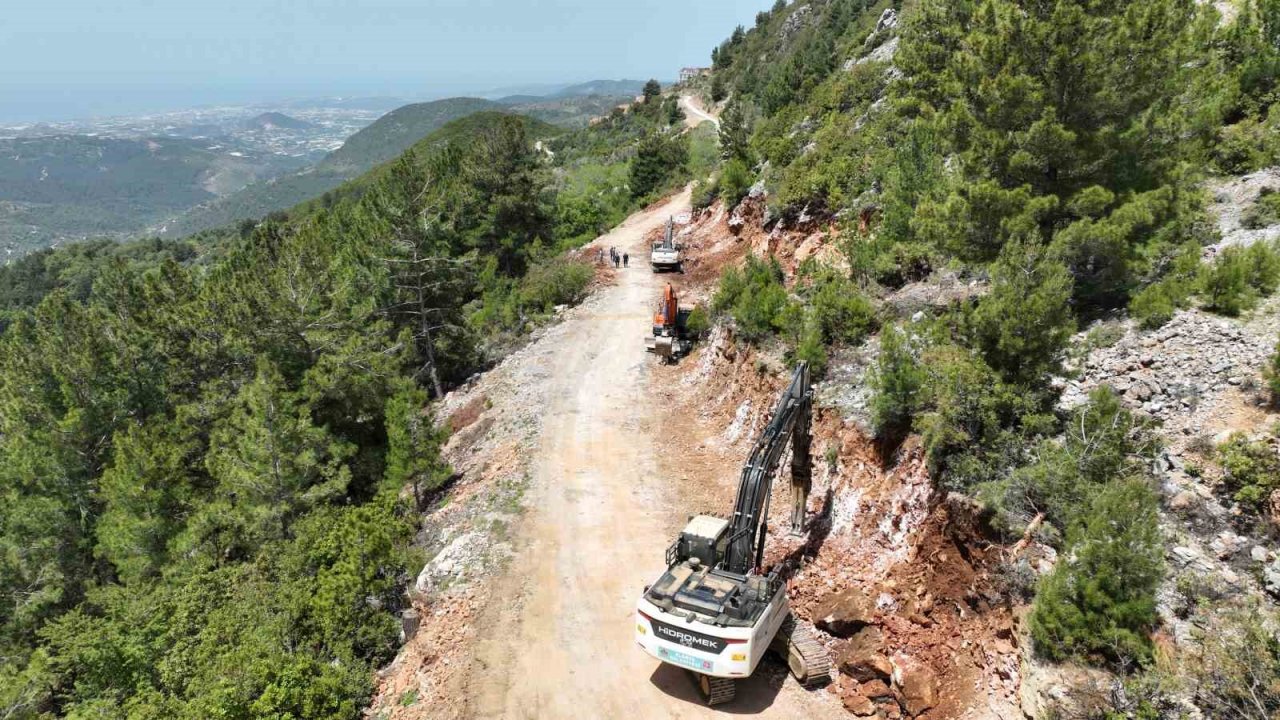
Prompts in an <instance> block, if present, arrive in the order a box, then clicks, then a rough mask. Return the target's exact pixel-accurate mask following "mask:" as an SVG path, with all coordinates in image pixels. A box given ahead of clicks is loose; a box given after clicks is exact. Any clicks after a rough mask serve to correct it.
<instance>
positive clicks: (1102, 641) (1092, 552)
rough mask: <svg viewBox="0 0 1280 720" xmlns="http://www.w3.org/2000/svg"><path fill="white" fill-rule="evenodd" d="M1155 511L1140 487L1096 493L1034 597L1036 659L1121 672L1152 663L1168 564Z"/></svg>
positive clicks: (1149, 493)
mask: <svg viewBox="0 0 1280 720" xmlns="http://www.w3.org/2000/svg"><path fill="white" fill-rule="evenodd" d="M1158 507H1159V504H1158V501H1157V499H1156V495H1155V492H1154V491H1153V490H1152V489H1151V487H1150V486H1149V485H1148V483H1146V482H1145V481H1142V480H1122V481H1118V482H1115V483H1112V484H1110V485H1108V486H1107V487H1105V488H1103V489H1102V490H1101V491H1100V492H1098V493H1097V495H1096V496H1095V497H1094V498H1093V500H1092V502H1090V503H1089V509H1088V512H1087V519H1086V520H1084V521H1083V522H1081V523H1080V524H1078V525H1076V526H1075V527H1073V528H1072V529H1071V531H1070V532H1068V534H1067V543H1066V554H1065V555H1064V556H1063V557H1062V559H1061V560H1060V561H1059V563H1058V565H1057V567H1055V568H1054V570H1053V572H1051V573H1050V574H1049V575H1048V576H1046V577H1045V579H1044V581H1043V582H1042V583H1041V586H1040V589H1039V592H1038V593H1037V595H1036V600H1035V609H1034V610H1033V612H1032V613H1031V616H1030V627H1031V638H1032V640H1033V641H1034V642H1035V646H1036V650H1037V651H1038V652H1040V653H1041V654H1043V655H1044V656H1046V657H1048V658H1050V659H1054V660H1062V659H1066V658H1072V657H1075V658H1093V659H1105V660H1106V661H1107V662H1110V663H1114V664H1115V665H1118V666H1120V667H1134V666H1136V665H1141V664H1144V663H1147V662H1149V661H1150V659H1151V656H1152V646H1151V639H1150V636H1149V631H1150V629H1151V628H1152V627H1153V626H1154V625H1155V622H1156V602H1155V592H1156V588H1157V587H1158V586H1159V584H1160V580H1161V579H1162V577H1163V558H1164V549H1163V543H1162V541H1161V537H1160V527H1159V517H1158V512H1157V509H1158Z"/></svg>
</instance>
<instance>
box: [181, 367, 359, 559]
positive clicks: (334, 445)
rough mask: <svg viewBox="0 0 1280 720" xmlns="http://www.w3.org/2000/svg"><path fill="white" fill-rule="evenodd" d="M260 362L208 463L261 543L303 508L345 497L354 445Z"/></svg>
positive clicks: (235, 512)
mask: <svg viewBox="0 0 1280 720" xmlns="http://www.w3.org/2000/svg"><path fill="white" fill-rule="evenodd" d="M283 383H284V379H283V378H282V377H281V375H280V372H279V371H278V370H277V369H276V368H275V367H274V366H273V365H271V364H270V362H268V361H265V360H263V361H260V362H259V363H258V368H257V372H256V374H255V376H254V378H253V379H252V380H251V381H250V382H249V383H248V384H246V385H245V386H244V387H243V388H242V389H241V390H240V393H239V395H238V396H237V397H236V400H235V402H234V403H233V405H232V408H231V412H230V414H229V415H228V416H227V417H226V418H225V419H224V420H223V421H222V422H220V423H219V424H218V426H216V427H215V428H213V431H212V432H211V434H210V437H209V444H210V448H209V455H208V459H207V461H206V462H207V465H208V468H209V474H210V475H211V476H212V477H213V479H214V480H215V481H217V483H218V490H219V495H220V496H221V497H222V498H224V499H225V500H226V501H227V503H228V504H229V508H227V510H228V512H229V513H230V514H231V515H232V516H233V517H235V518H236V519H237V521H238V522H240V523H242V527H244V528H245V530H246V531H247V532H248V534H249V537H250V538H254V539H257V540H258V541H259V542H261V541H263V540H268V539H272V538H279V537H284V535H285V533H286V531H287V528H288V526H289V524H290V522H291V521H292V520H293V519H294V518H295V517H296V516H297V515H298V514H299V513H300V512H303V511H305V510H307V509H309V508H312V507H316V506H317V505H320V504H321V503H324V502H328V501H331V500H334V499H336V498H338V497H340V496H341V495H342V493H343V492H344V491H345V490H346V489H347V484H348V483H349V482H350V480H351V471H350V469H349V468H348V467H347V466H346V464H345V462H344V461H345V460H347V459H348V458H349V457H350V456H351V454H352V452H353V451H354V448H352V447H351V446H350V445H349V444H347V443H344V442H342V441H341V440H338V439H337V438H334V437H332V436H331V435H329V433H328V432H327V431H326V430H325V429H324V428H320V427H316V426H315V425H313V424H312V423H311V417H310V409H309V408H308V407H307V406H305V405H303V404H301V403H299V402H298V400H297V398H296V397H295V396H294V395H293V394H292V393H290V392H289V391H288V390H287V389H286V388H285V387H284V384H283Z"/></svg>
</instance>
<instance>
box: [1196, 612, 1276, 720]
mask: <svg viewBox="0 0 1280 720" xmlns="http://www.w3.org/2000/svg"><path fill="white" fill-rule="evenodd" d="M1277 619H1278V618H1277V617H1276V616H1275V613H1274V612H1272V611H1271V610H1269V609H1267V608H1265V607H1257V606H1253V607H1243V608H1239V609H1233V610H1231V611H1229V612H1226V613H1222V614H1220V615H1218V616H1216V617H1214V618H1213V619H1212V620H1213V622H1212V624H1208V623H1205V624H1204V625H1201V627H1204V630H1203V631H1201V632H1200V633H1199V636H1198V637H1197V638H1196V640H1197V643H1196V645H1197V646H1198V647H1196V650H1195V651H1193V652H1186V653H1184V654H1183V655H1182V656H1181V657H1180V658H1179V659H1180V660H1182V661H1183V662H1182V663H1181V665H1182V667H1183V668H1184V669H1185V670H1186V672H1187V674H1188V675H1189V676H1190V678H1191V680H1192V682H1193V687H1194V688H1195V690H1196V699H1197V704H1198V705H1199V706H1200V707H1201V708H1203V709H1204V710H1206V711H1208V712H1207V713H1206V715H1205V716H1206V717H1215V718H1248V720H1271V719H1272V718H1275V717H1276V716H1277V714H1280V639H1277V638H1276V635H1275V633H1274V632H1273V631H1272V630H1271V629H1270V628H1274V627H1275V622H1276V621H1277ZM1197 624H1198V625H1199V624H1200V623H1197Z"/></svg>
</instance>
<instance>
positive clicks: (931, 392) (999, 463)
mask: <svg viewBox="0 0 1280 720" xmlns="http://www.w3.org/2000/svg"><path fill="white" fill-rule="evenodd" d="M920 365H921V366H922V367H923V368H924V377H925V381H924V384H923V387H922V391H921V398H922V400H921V409H920V411H919V412H918V414H917V417H916V420H915V428H916V429H917V430H918V431H919V432H920V434H921V436H922V438H923V441H924V446H925V453H926V455H927V458H928V461H929V467H930V470H931V471H932V472H934V473H936V476H937V477H939V478H941V482H942V485H943V486H944V487H946V488H948V489H950V490H957V491H960V492H966V493H969V492H973V491H974V489H975V488H977V487H979V486H981V485H982V484H984V483H989V482H992V481H994V480H996V479H998V478H1001V477H1004V476H1006V475H1007V474H1008V473H1009V472H1011V471H1012V470H1013V468H1015V467H1017V465H1019V464H1020V463H1021V462H1023V458H1024V456H1025V453H1026V450H1025V448H1026V447H1027V444H1028V442H1030V440H1029V438H1030V437H1034V436H1035V435H1036V434H1040V433H1044V432H1047V431H1048V430H1049V429H1050V428H1051V426H1052V423H1051V421H1052V415H1051V414H1048V413H1047V412H1046V411H1045V403H1046V400H1047V395H1046V393H1045V390H1044V388H1042V387H1029V386H1022V385H1018V384H1011V383H1007V382H1005V381H1004V380H1002V379H1001V378H1000V374H999V373H997V372H996V371H995V370H994V369H992V368H991V366H989V365H987V364H986V362H984V361H983V359H982V357H981V356H980V355H978V354H977V353H975V352H974V351H973V350H970V349H968V348H965V347H962V346H960V345H956V344H954V343H950V342H946V343H941V344H938V345H936V346H934V347H930V348H928V349H926V350H925V351H924V352H923V353H922V354H921V357H920Z"/></svg>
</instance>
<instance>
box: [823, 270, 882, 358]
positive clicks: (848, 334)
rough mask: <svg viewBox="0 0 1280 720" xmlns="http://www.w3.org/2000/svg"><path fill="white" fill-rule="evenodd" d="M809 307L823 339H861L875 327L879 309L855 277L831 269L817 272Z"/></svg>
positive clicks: (827, 341) (849, 340)
mask: <svg viewBox="0 0 1280 720" xmlns="http://www.w3.org/2000/svg"><path fill="white" fill-rule="evenodd" d="M808 300H809V306H810V312H811V314H812V317H813V320H814V321H815V322H816V324H817V331H818V333H819V335H820V338H821V340H822V342H823V343H824V344H826V345H830V344H832V343H845V344H853V343H857V342H861V341H862V339H863V338H864V337H866V336H867V333H868V332H870V331H872V330H874V329H875V326H876V311H875V308H874V307H873V306H872V305H871V301H870V300H868V299H867V297H866V295H864V294H863V292H862V290H861V289H859V288H858V286H857V285H855V284H854V283H853V281H852V280H850V279H849V278H847V277H845V276H844V275H843V274H841V273H838V272H836V271H834V270H831V269H824V270H822V271H820V272H818V274H817V277H816V278H815V279H814V282H813V284H812V286H811V288H810V294H809V298H808Z"/></svg>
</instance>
